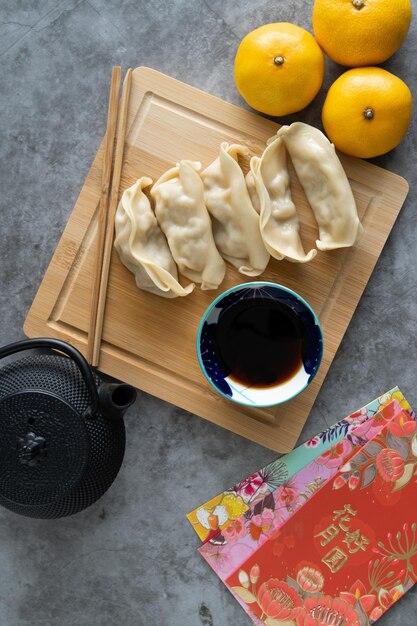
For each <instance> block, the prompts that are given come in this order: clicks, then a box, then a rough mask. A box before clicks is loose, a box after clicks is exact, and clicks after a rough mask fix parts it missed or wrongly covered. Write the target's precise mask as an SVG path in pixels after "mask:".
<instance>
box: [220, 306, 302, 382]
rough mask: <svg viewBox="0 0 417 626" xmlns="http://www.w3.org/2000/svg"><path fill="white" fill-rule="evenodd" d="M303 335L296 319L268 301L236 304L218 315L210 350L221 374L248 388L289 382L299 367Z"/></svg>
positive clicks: (289, 312) (293, 314) (285, 307)
mask: <svg viewBox="0 0 417 626" xmlns="http://www.w3.org/2000/svg"><path fill="white" fill-rule="evenodd" d="M305 341H306V334H305V331H304V329H303V326H302V325H301V323H300V321H299V319H298V316H297V315H296V313H294V311H293V310H292V309H291V308H290V307H288V306H286V305H285V304H283V303H281V302H279V301H277V300H273V299H272V298H262V297H255V298H252V299H249V300H247V299H245V300H241V301H240V302H237V303H236V304H234V305H233V306H231V307H229V308H228V309H227V310H225V311H224V312H223V314H222V315H221V316H220V318H219V320H218V323H217V328H216V333H215V336H214V350H215V353H216V356H217V358H218V360H219V363H220V364H221V367H222V369H223V371H224V373H225V374H226V375H227V376H228V377H229V378H230V379H231V380H235V381H237V382H238V383H240V384H242V385H245V386H248V387H252V388H253V387H257V388H264V387H272V386H276V385H280V384H282V383H285V382H286V381H288V380H290V379H291V378H292V377H293V376H294V374H295V373H296V372H297V371H298V370H299V369H300V367H301V366H302V358H303V347H304V344H305Z"/></svg>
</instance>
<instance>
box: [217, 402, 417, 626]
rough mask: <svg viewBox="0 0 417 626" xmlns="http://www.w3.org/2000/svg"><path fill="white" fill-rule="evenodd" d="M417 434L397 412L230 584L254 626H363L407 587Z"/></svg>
mask: <svg viewBox="0 0 417 626" xmlns="http://www.w3.org/2000/svg"><path fill="white" fill-rule="evenodd" d="M416 431H417V423H416V422H415V421H414V420H413V419H412V418H411V417H410V414H409V413H407V412H405V411H402V410H400V411H397V410H396V411H395V412H394V413H393V416H392V417H391V418H390V419H389V420H388V421H386V422H385V424H384V425H383V427H382V429H381V431H380V433H379V434H377V435H376V436H375V437H374V438H373V439H372V440H371V441H370V442H368V443H367V444H366V445H364V446H363V447H362V448H361V449H360V450H359V451H357V452H356V453H355V454H354V455H353V456H352V457H351V458H350V460H349V461H348V462H347V463H346V464H345V465H344V466H342V467H341V468H340V469H339V471H338V472H337V473H336V475H335V476H334V477H333V479H331V480H329V481H328V482H327V483H326V485H325V486H323V487H322V488H321V489H320V490H319V492H317V493H316V494H315V496H314V497H313V498H311V499H310V500H309V501H308V502H306V503H305V504H304V506H303V507H302V508H301V509H299V510H298V511H297V512H295V513H294V515H293V516H292V517H291V519H289V521H287V522H286V524H285V525H284V526H283V527H282V528H280V529H278V530H276V531H275V532H274V533H272V534H271V535H270V536H269V537H268V538H267V540H266V541H265V542H264V543H263V544H262V545H261V546H260V547H259V548H258V550H257V551H256V552H255V553H254V554H252V555H251V556H250V557H249V558H248V559H247V560H246V561H245V563H243V564H242V565H241V567H240V568H238V569H237V570H235V571H234V572H233V573H232V574H231V575H230V576H229V577H228V578H227V580H226V584H227V586H228V587H229V589H230V590H231V592H232V593H233V594H234V596H235V597H236V598H237V599H238V600H239V602H240V603H241V605H242V606H243V607H244V608H245V610H246V612H247V613H248V615H249V616H250V617H251V619H252V620H253V622H254V623H255V624H256V625H258V626H260V625H263V624H265V625H266V626H369V625H371V624H373V623H374V622H375V621H377V620H378V619H379V618H380V617H381V615H383V613H385V612H386V611H387V610H388V609H389V608H390V606H392V604H394V602H396V601H397V600H398V599H399V598H400V597H401V596H402V595H403V594H404V593H405V592H406V591H407V590H408V589H410V588H411V587H412V586H413V584H414V583H415V582H416V581H417V504H416V503H417V480H416V475H417V432H416ZM290 537H291V538H293V541H288V538H290Z"/></svg>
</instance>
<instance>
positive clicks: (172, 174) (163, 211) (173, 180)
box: [151, 161, 226, 289]
mask: <svg viewBox="0 0 417 626" xmlns="http://www.w3.org/2000/svg"><path fill="white" fill-rule="evenodd" d="M200 167H201V164H200V163H194V162H192V161H180V163H178V164H177V165H176V167H173V168H171V169H170V170H168V171H167V172H165V174H163V175H162V176H161V177H160V178H159V180H157V181H156V183H155V184H154V186H153V187H152V189H151V195H152V197H153V198H154V200H155V214H156V217H157V219H158V222H159V225H160V226H161V229H162V231H163V232H164V234H165V236H166V238H167V240H168V245H169V247H170V250H171V252H172V256H173V257H174V260H175V262H176V263H177V265H178V269H179V271H180V273H181V274H184V276H186V277H187V278H189V279H190V280H192V281H195V282H196V283H201V288H202V289H217V287H218V286H219V285H220V283H221V282H222V280H223V278H224V275H225V272H226V264H225V262H224V261H223V259H222V257H221V256H220V254H219V251H218V250H217V248H216V244H215V242H214V238H213V232H212V229H211V222H210V216H209V214H208V211H207V208H206V206H205V204H204V186H203V181H202V180H201V177H200V174H199V173H198V170H199V169H200Z"/></svg>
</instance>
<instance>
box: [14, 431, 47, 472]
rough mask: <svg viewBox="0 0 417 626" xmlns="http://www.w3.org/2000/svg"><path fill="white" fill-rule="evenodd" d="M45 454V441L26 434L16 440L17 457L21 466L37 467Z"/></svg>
mask: <svg viewBox="0 0 417 626" xmlns="http://www.w3.org/2000/svg"><path fill="white" fill-rule="evenodd" d="M46 454H47V450H46V439H44V438H43V437H38V436H36V435H35V433H34V432H28V433H26V435H25V436H24V437H18V439H17V455H18V457H19V461H20V462H21V463H23V465H37V464H38V463H39V461H41V460H42V459H43V458H45V456H46Z"/></svg>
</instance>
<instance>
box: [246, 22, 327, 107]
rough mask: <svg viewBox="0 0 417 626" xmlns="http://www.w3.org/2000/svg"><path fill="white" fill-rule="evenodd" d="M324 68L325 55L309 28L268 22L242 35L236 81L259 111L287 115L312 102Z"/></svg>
mask: <svg viewBox="0 0 417 626" xmlns="http://www.w3.org/2000/svg"><path fill="white" fill-rule="evenodd" d="M324 69H325V61H324V55H323V53H322V51H321V49H320V47H319V46H318V44H317V42H316V41H315V39H314V37H313V36H312V35H311V34H310V33H309V32H307V31H306V30H304V29H303V28H300V27H299V26H296V25H295V24H289V23H287V22H278V23H275V24H265V25H264V26H261V27H260V28H256V29H255V30H253V31H252V32H250V33H249V34H248V35H246V37H244V38H243V39H242V41H241V43H240V46H239V48H238V51H237V54H236V58H235V83H236V87H237V89H238V91H239V93H240V95H241V96H242V97H243V98H244V99H245V100H246V102H247V103H248V104H249V105H250V106H251V107H253V108H254V109H256V110H257V111H261V112H262V113H267V114H268V115H274V116H280V115H288V114H289V113H295V112H296V111H300V110H301V109H304V107H306V106H307V105H308V104H310V102H311V101H312V100H313V98H314V97H315V96H316V95H317V92H318V91H319V89H320V87H321V85H322V82H323V75H324Z"/></svg>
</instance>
